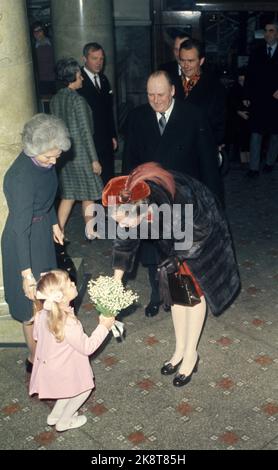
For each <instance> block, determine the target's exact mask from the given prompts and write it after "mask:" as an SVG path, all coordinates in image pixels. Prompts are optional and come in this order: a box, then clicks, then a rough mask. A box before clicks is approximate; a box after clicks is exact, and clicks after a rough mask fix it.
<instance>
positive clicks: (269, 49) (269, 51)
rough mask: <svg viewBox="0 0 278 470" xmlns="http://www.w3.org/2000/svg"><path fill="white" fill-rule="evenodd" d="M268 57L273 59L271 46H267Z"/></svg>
mask: <svg viewBox="0 0 278 470" xmlns="http://www.w3.org/2000/svg"><path fill="white" fill-rule="evenodd" d="M267 55H268V57H270V58H271V57H272V47H271V46H267Z"/></svg>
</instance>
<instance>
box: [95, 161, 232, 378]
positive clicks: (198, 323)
mask: <svg viewBox="0 0 278 470" xmlns="http://www.w3.org/2000/svg"><path fill="white" fill-rule="evenodd" d="M102 202H103V205H104V206H108V207H109V208H111V209H112V217H113V218H114V219H115V220H116V222H118V224H119V227H118V239H117V240H115V242H114V246H113V267H114V270H115V277H116V278H117V279H121V278H122V276H123V274H124V272H125V271H131V270H132V267H133V263H134V259H135V255H136V252H137V249H138V247H139V244H140V238H139V237H138V236H137V237H136V238H134V231H133V233H132V237H133V238H127V239H125V238H126V230H127V229H128V228H129V229H130V228H131V227H133V228H136V227H137V231H138V230H139V229H140V226H141V227H142V223H143V221H145V222H146V221H147V226H148V227H149V228H150V227H151V225H152V223H154V221H155V219H154V214H155V211H154V209H153V208H154V207H155V206H153V204H155V205H156V207H157V206H158V207H162V206H161V205H162V204H164V205H165V206H164V208H166V209H167V208H168V217H169V214H170V219H168V220H166V221H165V220H164V221H163V220H162V221H161V220H160V222H159V223H158V224H157V230H154V231H153V235H154V237H153V238H155V239H156V240H154V243H157V246H158V249H159V251H160V254H161V261H162V264H161V268H160V270H161V272H166V273H173V272H177V271H179V273H180V274H187V275H189V276H190V277H191V279H192V281H193V283H194V286H195V289H196V291H197V294H198V295H199V297H200V302H199V303H198V304H197V305H195V306H192V307H191V306H181V305H178V304H174V303H173V301H172V302H170V303H171V304H172V308H171V310H172V319H173V324H174V329H175V336H176V348H175V352H174V354H173V356H172V357H171V358H170V360H168V361H167V362H166V363H164V365H163V367H162V369H161V373H162V374H163V375H170V374H173V373H174V372H176V371H177V370H178V367H179V366H180V368H179V373H178V374H177V375H176V376H175V378H174V380H173V385H174V386H177V387H180V386H182V385H185V384H187V383H188V382H189V381H190V380H191V377H192V373H193V372H196V370H197V365H198V361H199V356H198V353H197V345H198V341H199V338H200V334H201V331H202V327H203V324H204V319H205V314H206V305H207V304H208V305H209V307H210V310H211V312H212V313H213V314H214V315H219V314H221V313H222V312H223V311H224V310H225V309H226V308H227V306H228V305H229V304H230V303H231V302H232V300H233V299H234V297H235V296H236V294H237V292H238V290H239V287H240V280H239V274H238V269H237V265H236V261H235V257H234V252H233V247H232V242H231V238H230V234H229V229H228V225H227V222H226V220H225V217H224V215H223V213H222V210H221V208H220V206H219V204H218V203H217V201H216V199H215V197H214V196H213V194H212V193H211V192H210V190H209V189H208V188H207V187H206V186H204V185H203V184H202V183H200V182H198V181H197V180H195V179H194V178H191V177H189V176H184V175H181V174H179V173H174V172H171V173H170V172H168V171H166V170H164V169H163V168H161V167H160V166H159V165H158V164H156V163H153V162H152V163H146V164H143V165H140V166H139V167H137V168H135V170H134V171H133V172H132V173H131V174H130V175H129V176H120V177H116V178H113V179H111V180H110V181H109V183H108V184H107V185H106V187H105V188H104V191H103V196H102ZM142 204H143V205H142ZM188 204H190V205H192V206H191V207H193V217H192V218H193V220H190V218H189V219H188V218H187V217H186V215H185V214H186V213H185V212H184V209H185V206H186V205H188ZM177 208H178V209H179V210H180V212H176V210H177ZM111 209H110V211H111ZM166 212H167V211H166ZM169 221H170V222H169ZM156 222H157V220H156ZM163 222H166V223H164V224H163ZM179 224H180V226H181V227H182V228H183V231H184V233H185V236H183V238H184V240H183V239H182V238H181V239H180V240H179V238H180V235H179V234H178V230H177V228H178V225H179ZM190 226H191V229H192V241H191V242H190V239H188V236H189V235H190ZM169 227H170V232H169ZM119 228H123V230H124V232H125V233H124V234H123V237H121V236H120V234H121V232H119ZM167 229H168V230H167ZM188 229H189V230H188ZM163 230H164V236H163ZM142 233H143V232H142V231H141V234H142ZM145 233H146V231H145ZM165 233H166V236H165ZM169 233H170V236H169ZM140 236H141V235H140ZM141 238H142V236H141ZM189 238H190V237H189ZM166 279H167V276H166ZM166 284H167V283H166ZM169 294H170V295H169ZM171 294H173V292H172V293H171V289H170V292H167V289H165V288H164V289H163V295H164V299H163V300H164V301H167V302H168V301H169V299H171Z"/></svg>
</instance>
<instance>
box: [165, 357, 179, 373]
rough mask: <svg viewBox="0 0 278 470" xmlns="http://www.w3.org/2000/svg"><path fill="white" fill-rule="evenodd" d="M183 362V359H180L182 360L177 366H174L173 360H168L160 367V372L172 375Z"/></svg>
mask: <svg viewBox="0 0 278 470" xmlns="http://www.w3.org/2000/svg"><path fill="white" fill-rule="evenodd" d="M181 362H182V359H181V360H180V362H178V363H177V364H176V365H175V366H173V364H171V362H166V363H165V364H164V365H163V367H161V369H160V373H161V374H162V375H171V374H174V373H175V372H176V371H177V370H178V367H179V365H180V363H181Z"/></svg>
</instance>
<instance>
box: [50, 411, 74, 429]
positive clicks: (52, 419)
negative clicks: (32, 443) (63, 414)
mask: <svg viewBox="0 0 278 470" xmlns="http://www.w3.org/2000/svg"><path fill="white" fill-rule="evenodd" d="M73 416H74V417H76V416H78V412H76V413H74V415H73ZM59 419H60V416H59V418H56V417H55V416H51V413H50V414H49V415H48V416H47V420H46V422H47V424H48V426H55V424H57V423H58V421H59Z"/></svg>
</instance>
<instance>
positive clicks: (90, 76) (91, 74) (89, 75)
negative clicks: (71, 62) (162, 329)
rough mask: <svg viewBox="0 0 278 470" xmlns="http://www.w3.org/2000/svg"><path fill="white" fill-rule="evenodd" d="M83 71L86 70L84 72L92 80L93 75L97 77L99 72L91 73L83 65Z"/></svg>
mask: <svg viewBox="0 0 278 470" xmlns="http://www.w3.org/2000/svg"><path fill="white" fill-rule="evenodd" d="M84 71H85V72H86V74H87V75H88V77H89V78H90V79H91V80H92V82H93V81H94V77H95V75H96V76H97V77H98V76H99V74H98V73H92V72H91V71H90V70H88V69H87V68H86V67H84Z"/></svg>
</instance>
